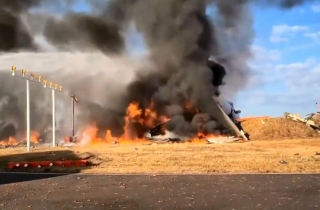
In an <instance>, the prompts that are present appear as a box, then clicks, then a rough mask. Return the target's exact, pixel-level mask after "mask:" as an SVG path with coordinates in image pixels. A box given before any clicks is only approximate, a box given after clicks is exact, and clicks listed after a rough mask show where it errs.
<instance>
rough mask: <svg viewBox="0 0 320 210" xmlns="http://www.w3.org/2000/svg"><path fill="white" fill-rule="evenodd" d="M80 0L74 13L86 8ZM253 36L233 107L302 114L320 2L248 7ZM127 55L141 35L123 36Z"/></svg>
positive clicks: (318, 98) (313, 86)
mask: <svg viewBox="0 0 320 210" xmlns="http://www.w3.org/2000/svg"><path fill="white" fill-rule="evenodd" d="M84 2H85V1H82V0H79V1H78V4H77V5H76V6H75V7H74V9H75V10H77V11H81V12H82V11H86V10H88V7H87V5H86V4H85V3H84ZM252 12H253V18H254V31H255V35H256V36H255V40H254V42H253V43H252V46H251V49H252V52H253V58H252V60H251V61H250V66H251V67H252V71H253V73H252V75H250V76H249V82H248V87H247V88H246V89H245V90H241V91H240V93H239V94H238V97H237V100H236V101H235V106H236V108H237V109H241V110H242V116H249V115H270V116H282V115H283V114H284V112H285V111H287V112H293V113H300V114H301V115H306V114H308V113H311V112H316V111H317V106H316V104H315V103H316V102H320V94H319V92H320V22H319V20H320V4H318V5H317V4H305V5H302V6H299V7H295V8H293V9H291V10H280V9H277V8H265V7H263V8H262V7H252ZM127 44H128V46H129V49H131V50H132V51H131V53H133V54H137V53H139V52H140V53H141V49H143V41H142V38H141V37H139V36H138V35H135V36H128V37H127Z"/></svg>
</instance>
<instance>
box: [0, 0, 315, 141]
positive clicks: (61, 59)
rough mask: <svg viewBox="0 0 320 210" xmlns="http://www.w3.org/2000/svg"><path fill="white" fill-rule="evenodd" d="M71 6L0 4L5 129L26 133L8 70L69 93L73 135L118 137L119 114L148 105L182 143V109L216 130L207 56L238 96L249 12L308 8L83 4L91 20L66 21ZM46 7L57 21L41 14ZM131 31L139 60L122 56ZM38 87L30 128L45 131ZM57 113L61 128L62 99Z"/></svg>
mask: <svg viewBox="0 0 320 210" xmlns="http://www.w3.org/2000/svg"><path fill="white" fill-rule="evenodd" d="M74 2H75V1H57V3H52V2H49V1H46V0H24V1H19V0H11V1H0V17H1V18H0V51H1V52H2V54H1V55H0V69H1V71H0V109H1V110H0V112H1V116H0V117H1V120H2V124H1V125H0V126H4V125H3V124H5V125H7V124H8V123H9V122H10V123H11V124H14V127H15V128H16V130H17V131H19V132H23V130H24V126H25V125H24V122H25V113H24V106H25V88H24V83H23V81H19V79H17V78H12V77H10V73H9V68H10V66H11V65H16V66H17V67H18V68H20V69H21V68H24V69H26V70H29V71H33V72H35V73H39V74H41V75H43V76H44V77H46V78H48V79H52V81H54V82H57V83H60V84H62V85H63V86H64V88H65V89H66V90H69V91H72V92H75V93H76V95H77V96H78V98H79V100H80V101H81V103H79V105H78V106H77V112H78V113H77V122H78V123H79V126H81V124H85V123H89V122H92V121H94V122H96V123H97V125H98V126H99V127H100V128H102V129H106V128H108V129H111V130H112V132H113V133H115V134H116V135H120V134H121V132H122V128H123V125H124V120H123V117H124V115H125V112H126V107H127V105H128V104H129V103H130V102H132V101H137V102H139V103H140V105H141V106H142V107H144V106H148V105H149V104H150V101H151V100H153V101H154V102H155V106H156V109H157V110H158V112H160V113H162V114H165V115H167V116H169V117H171V118H172V122H171V125H170V127H172V130H174V131H175V132H176V133H178V134H179V133H184V134H185V133H186V132H193V130H194V126H193V125H192V123H187V122H185V121H184V118H183V117H182V111H181V110H183V106H184V105H185V103H186V102H187V101H191V102H192V103H193V104H194V105H196V106H197V107H199V108H200V110H201V111H203V112H205V113H209V114H210V115H211V116H212V119H211V121H210V122H208V125H214V127H212V126H211V128H212V129H213V130H214V129H215V128H218V127H219V118H220V117H221V116H220V114H219V110H217V109H216V108H215V107H214V106H212V98H211V96H212V95H214V89H213V87H212V84H211V77H212V72H211V71H210V70H209V69H208V68H207V66H206V60H207V59H208V57H209V56H210V55H215V56H216V57H217V59H218V60H219V62H221V63H222V64H223V65H224V66H225V67H226V71H227V76H226V82H227V86H225V87H222V88H221V89H222V92H223V94H224V95H226V96H227V97H230V98H232V97H234V96H236V94H237V92H238V91H240V90H241V89H243V88H244V87H245V84H246V81H247V80H248V78H249V76H250V68H249V66H248V64H247V63H248V60H249V59H250V58H251V52H250V46H251V44H252V41H253V38H254V31H253V27H252V25H253V19H252V16H251V12H250V8H249V6H250V5H249V4H251V3H257V4H260V5H262V6H266V5H267V6H277V7H282V8H291V7H293V6H296V5H299V4H302V3H305V2H307V1H298V0H296V1H294V0H287V1H284V0H283V1H268V2H267V1H262V0H261V1H249V0H247V1H246V0H238V1H231V0H211V1H205V0H197V1H194V0H153V1H150V0H130V1H129V0H109V1H107V3H104V2H105V1H99V0H95V1H87V3H88V4H90V5H91V7H92V11H94V12H89V13H86V14H84V13H74V12H72V10H71V7H72V5H73V4H74ZM309 2H310V1H309ZM209 6H210V7H212V8H215V9H216V11H217V12H216V13H215V15H214V18H213V19H210V18H209V17H207V16H206V10H207V9H208V7H209ZM48 7H50V8H51V9H52V8H58V9H63V11H65V13H64V14H56V13H49V12H48V11H47V10H43V8H48ZM35 11H37V12H35ZM61 11H62V10H61ZM132 23H134V25H135V26H136V29H137V31H138V32H139V33H141V34H142V35H143V38H144V41H145V43H146V45H147V48H148V52H149V54H148V55H147V56H145V57H144V58H140V59H134V58H129V56H128V55H127V49H126V44H125V38H124V37H125V35H126V34H125V33H126V31H127V28H128V27H129V25H130V24H132ZM38 86H39V85H38ZM38 86H37V85H35V84H33V85H31V91H32V99H31V110H32V129H37V130H43V129H45V128H46V127H48V126H50V124H51V117H50V115H51V111H50V110H51V105H50V103H51V101H50V100H51V98H50V93H49V92H50V91H49V92H48V90H44V89H42V88H39V87H38ZM57 97H58V96H57ZM49 107H50V108H49ZM57 109H58V110H57V113H58V114H59V115H58V116H57V117H58V121H59V122H58V124H60V125H62V126H63V125H68V124H69V122H70V120H69V119H70V117H71V116H70V110H69V109H70V98H68V96H67V95H66V93H63V94H62V93H61V96H59V102H58V104H57ZM0 129H2V127H1V128H0ZM4 136H6V135H4V134H3V136H2V137H4ZM0 139H2V138H1V136H0Z"/></svg>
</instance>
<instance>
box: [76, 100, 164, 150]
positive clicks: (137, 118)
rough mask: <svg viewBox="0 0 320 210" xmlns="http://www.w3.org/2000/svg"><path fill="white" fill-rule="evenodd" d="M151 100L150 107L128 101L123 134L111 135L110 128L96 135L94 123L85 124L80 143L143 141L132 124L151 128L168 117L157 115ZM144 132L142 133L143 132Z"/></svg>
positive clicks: (147, 128) (96, 130)
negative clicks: (142, 107)
mask: <svg viewBox="0 0 320 210" xmlns="http://www.w3.org/2000/svg"><path fill="white" fill-rule="evenodd" d="M153 107H154V106H153V102H151V104H150V108H147V109H144V110H143V109H141V108H140V107H139V103H136V102H133V103H130V104H129V106H128V107H127V111H126V116H125V117H124V120H125V125H124V127H123V134H122V135H121V136H120V137H119V138H117V137H114V136H112V133H111V131H110V130H106V135H105V137H104V138H99V137H98V128H97V126H96V124H95V123H92V124H91V125H90V126H87V127H86V128H85V129H84V131H83V132H82V145H88V144H89V145H95V144H102V143H121V144H123V143H130V144H132V143H144V142H146V139H144V138H143V137H141V134H139V133H137V131H136V129H134V124H135V123H139V124H141V125H143V127H145V128H146V130H149V129H151V128H152V127H154V126H155V125H157V123H164V122H166V121H168V120H170V119H169V118H167V117H165V116H158V114H157V112H155V111H154V110H153ZM143 134H144V133H143Z"/></svg>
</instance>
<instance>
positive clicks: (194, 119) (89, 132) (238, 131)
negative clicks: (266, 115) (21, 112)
mask: <svg viewBox="0 0 320 210" xmlns="http://www.w3.org/2000/svg"><path fill="white" fill-rule="evenodd" d="M207 65H208V67H209V68H210V69H211V71H212V73H213V80H212V85H213V87H214V90H215V95H214V96H212V104H211V105H210V106H216V108H217V110H219V112H220V113H215V114H216V115H219V123H220V125H221V128H220V129H219V131H214V132H213V131H212V130H210V123H208V122H209V121H210V122H215V121H212V120H215V118H214V117H213V116H210V115H209V114H207V113H202V112H201V110H199V109H197V108H195V107H194V106H192V105H191V104H188V105H186V109H185V110H184V112H183V117H184V120H185V121H186V122H187V123H189V124H191V125H192V126H193V128H196V131H195V133H196V134H195V135H192V136H193V138H190V135H185V136H184V135H181V134H177V133H175V132H174V131H173V130H174V129H172V127H175V126H176V125H177V124H179V123H177V122H173V121H174V120H172V119H168V118H165V119H164V120H161V122H160V123H159V124H157V125H156V126H148V128H147V130H145V129H146V128H144V129H142V130H143V131H141V132H140V134H139V135H138V139H140V140H141V139H144V140H147V141H151V142H154V143H183V142H188V141H195V140H201V142H204V141H206V142H209V143H219V142H234V141H238V140H249V135H248V134H247V133H245V132H244V130H243V128H242V126H241V122H238V121H237V119H239V114H240V112H241V111H240V110H236V109H235V108H234V105H233V103H232V102H230V101H228V100H226V99H225V98H224V97H223V96H222V95H221V94H220V89H219V87H220V86H221V85H225V83H224V81H223V80H224V77H225V76H226V70H225V68H224V67H223V66H222V65H221V64H219V63H218V62H217V61H215V60H214V59H213V58H210V59H209V60H208V62H207ZM130 105H132V107H131V109H132V108H133V109H135V110H134V111H133V112H135V113H136V111H137V110H138V111H139V107H138V106H137V105H136V104H135V105H134V104H130ZM129 109H130V106H129V107H128V110H129ZM128 110H127V112H128ZM140 111H141V110H140ZM129 112H130V111H129ZM129 115H130V114H129ZM129 118H130V117H129ZM131 118H134V117H131ZM125 121H126V124H129V123H128V122H127V121H128V119H127V120H125ZM138 121H139V120H138ZM153 125H154V124H153ZM128 127H129V126H128V125H126V126H125V128H124V129H125V133H124V135H123V136H122V137H123V139H132V138H131V137H130V134H129V135H127V134H126V133H129V132H126V130H128V129H127V128H128ZM213 127H216V126H213ZM150 128H151V129H150ZM148 129H149V131H148ZM138 130H139V129H138ZM57 132H58V133H57V135H56V137H58V138H59V139H61V140H62V139H63V138H64V140H62V141H61V142H63V143H62V144H64V145H66V146H67V145H69V146H72V145H74V144H76V143H83V142H87V143H88V142H91V143H94V142H95V141H96V140H97V139H98V140H99V142H109V143H110V139H112V141H111V142H113V143H119V139H117V138H114V137H112V135H111V131H110V130H108V131H107V134H106V138H105V139H104V140H101V139H99V138H97V137H96V136H97V135H96V128H90V129H85V131H84V132H83V133H82V136H79V138H75V137H65V136H64V134H67V133H68V132H67V131H66V130H65V131H62V130H59V129H58V130H57ZM215 132H218V133H216V135H215V134H214V133H215ZM138 133H139V132H138ZM50 134H51V132H48V131H47V130H45V131H43V132H42V133H40V134H38V133H37V134H34V135H33V138H32V139H33V140H32V143H34V144H37V143H41V142H42V143H45V142H47V143H48V142H49V141H48V140H49V139H51V138H50ZM12 136H16V131H15V128H14V126H13V125H12V124H10V123H9V124H8V123H5V122H3V121H2V122H1V123H0V137H1V139H7V141H6V144H2V143H3V142H2V143H1V142H0V143H1V144H0V145H2V146H5V147H8V146H23V145H24V144H25V141H20V143H17V142H16V141H15V139H14V138H12ZM107 136H108V137H107ZM86 138H87V139H86ZM70 139H72V141H70ZM58 142H59V141H58ZM120 142H121V140H120Z"/></svg>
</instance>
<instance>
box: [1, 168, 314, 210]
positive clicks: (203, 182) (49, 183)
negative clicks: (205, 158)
mask: <svg viewBox="0 0 320 210" xmlns="http://www.w3.org/2000/svg"><path fill="white" fill-rule="evenodd" d="M21 179H23V181H21ZM27 180H30V181H27ZM0 195H1V196H0V209H5V210H7V209H8V210H9V209H18V210H20V209H21V210H22V209H23V210H24V209H36V210H42V209H43V210H45V209H47V210H51V209H52V210H53V209H54V210H57V209H59V210H63V209H85V210H89V209H95V210H100V209H101V210H102V209H128V210H134V209H165V210H171V209H172V210H173V209H201V210H203V209H213V210H242V209H247V210H256V209H257V210H259V209H270V210H277V209H279V210H293V209H301V210H302V209H303V210H309V209H320V175H177V176H174V175H158V176H148V175H79V174H73V175H62V174H61V175H52V174H6V173H0Z"/></svg>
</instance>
